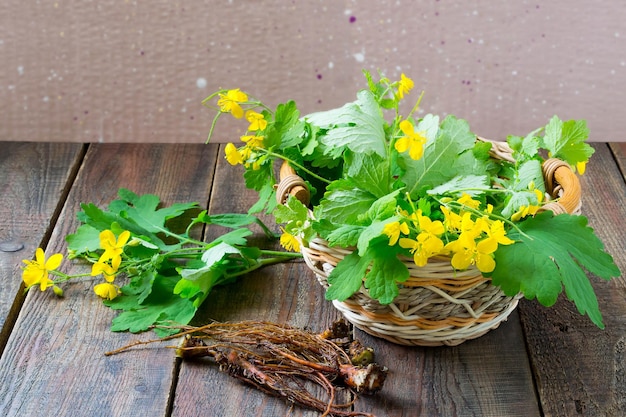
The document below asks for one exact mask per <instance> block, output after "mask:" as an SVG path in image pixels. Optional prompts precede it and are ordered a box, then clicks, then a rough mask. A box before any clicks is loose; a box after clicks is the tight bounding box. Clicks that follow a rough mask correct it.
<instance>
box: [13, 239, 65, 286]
mask: <svg viewBox="0 0 626 417" xmlns="http://www.w3.org/2000/svg"><path fill="white" fill-rule="evenodd" d="M62 261H63V255H62V254H60V253H55V254H54V255H52V256H50V257H49V258H48V259H47V260H46V255H45V253H44V251H43V249H41V248H37V250H36V251H35V260H34V261H31V260H28V259H24V260H23V261H22V262H24V263H25V264H26V266H25V267H24V272H23V273H22V280H24V284H26V287H28V288H30V287H32V286H33V285H37V284H39V288H40V289H41V291H45V290H46V288H48V287H52V286H53V285H54V282H53V281H52V280H51V279H50V278H49V273H50V271H53V270H55V269H57V268H58V267H59V266H60V265H61V262H62Z"/></svg>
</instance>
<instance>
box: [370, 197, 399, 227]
mask: <svg viewBox="0 0 626 417" xmlns="http://www.w3.org/2000/svg"><path fill="white" fill-rule="evenodd" d="M398 194H400V190H396V191H393V192H391V193H389V194H387V195H384V196H382V197H380V198H379V199H377V200H376V201H374V202H373V203H372V205H371V206H370V208H369V209H368V210H367V218H368V219H369V221H370V222H371V221H374V220H384V219H387V218H389V217H391V216H393V215H394V214H395V212H396V207H397V206H398Z"/></svg>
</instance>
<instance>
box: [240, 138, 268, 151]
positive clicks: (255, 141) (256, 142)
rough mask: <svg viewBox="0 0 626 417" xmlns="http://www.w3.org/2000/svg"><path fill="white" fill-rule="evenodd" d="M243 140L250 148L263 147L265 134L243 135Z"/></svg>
mask: <svg viewBox="0 0 626 417" xmlns="http://www.w3.org/2000/svg"><path fill="white" fill-rule="evenodd" d="M241 140H242V141H243V142H245V143H246V146H247V147H248V148H249V149H255V148H263V136H242V137H241Z"/></svg>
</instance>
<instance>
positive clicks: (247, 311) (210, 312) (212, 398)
mask: <svg viewBox="0 0 626 417" xmlns="http://www.w3.org/2000/svg"><path fill="white" fill-rule="evenodd" d="M225 185H227V186H225ZM256 197H257V195H256V193H255V192H254V191H251V190H247V189H246V188H245V185H244V184H243V177H242V176H241V175H239V173H238V170H237V168H234V167H231V166H230V165H228V164H226V163H225V162H224V161H223V160H220V162H219V163H218V169H217V171H216V174H215V187H214V190H213V193H212V194H211V202H210V206H209V207H210V212H211V213H213V214H217V213H231V212H233V213H237V212H238V213H245V212H247V210H248V208H249V207H250V206H251V205H252V204H253V203H254V202H255V201H256ZM263 218H264V219H265V220H266V221H267V224H268V225H271V224H272V223H271V218H269V217H267V216H263ZM274 228H276V226H275V225H274ZM208 235H209V236H210V238H211V237H214V236H217V235H216V234H215V232H213V231H211V230H209V233H208ZM256 241H257V242H258V244H263V245H264V246H265V247H268V245H272V243H270V242H267V241H265V240H264V239H262V238H260V237H259V238H257V239H256ZM273 244H274V245H275V244H276V243H275V242H274V243H273ZM338 317H339V315H338V312H337V311H336V310H334V309H333V308H332V305H331V304H330V303H329V302H326V301H324V291H323V289H322V288H321V286H320V285H319V284H318V283H317V281H316V280H315V278H314V277H313V275H312V274H311V273H310V272H309V271H308V269H307V268H306V266H305V265H304V262H303V261H299V262H291V263H285V264H280V265H275V266H270V267H266V268H264V269H262V270H259V271H257V272H255V273H253V274H249V275H247V276H245V277H243V278H241V279H240V281H239V282H238V283H236V284H233V285H228V286H224V287H221V288H217V289H214V290H213V293H212V294H211V295H210V296H209V298H208V299H207V300H206V301H205V304H204V308H203V311H202V312H201V313H200V314H199V317H198V322H199V323H206V322H208V321H209V320H218V321H239V320H269V321H274V322H278V323H287V324H290V325H293V326H298V327H300V328H306V329H311V330H313V331H322V330H324V329H325V328H327V327H328V326H329V325H330V323H332V322H333V321H334V320H336V319H337V318H338ZM200 415H206V416H216V417H220V416H251V415H255V416H267V417H269V416H282V415H289V416H311V417H312V416H318V415H319V413H316V412H312V411H308V410H303V409H299V408H294V409H293V410H290V406H289V405H288V404H285V403H284V402H283V401H282V400H280V399H277V398H273V397H268V396H267V395H266V394H263V393H261V392H260V391H257V390H256V389H254V388H250V387H248V386H245V385H243V384H242V383H240V382H239V381H237V380H235V379H233V378H231V377H230V376H227V375H226V374H224V373H221V372H219V371H218V369H217V367H216V366H215V365H214V364H211V363H210V362H209V361H205V362H189V361H185V362H183V363H182V365H181V371H180V377H179V381H178V385H177V389H176V396H175V400H174V408H173V414H172V416H174V417H187V416H200Z"/></svg>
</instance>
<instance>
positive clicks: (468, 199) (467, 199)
mask: <svg viewBox="0 0 626 417" xmlns="http://www.w3.org/2000/svg"><path fill="white" fill-rule="evenodd" d="M457 201H458V202H459V203H461V204H463V205H464V206H467V207H471V208H473V209H478V207H480V201H478V200H474V199H472V196H471V195H469V194H467V193H463V195H462V196H461V197H460V198H459V199H458V200H457Z"/></svg>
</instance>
